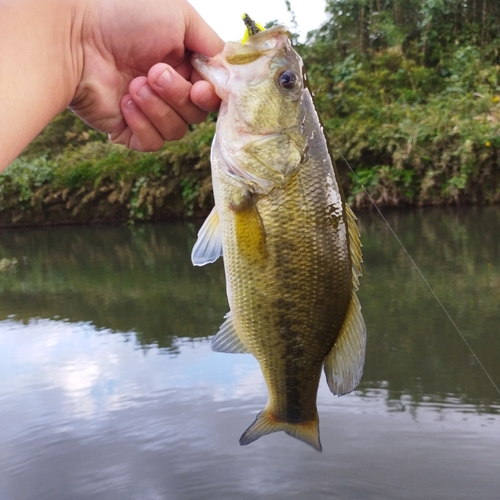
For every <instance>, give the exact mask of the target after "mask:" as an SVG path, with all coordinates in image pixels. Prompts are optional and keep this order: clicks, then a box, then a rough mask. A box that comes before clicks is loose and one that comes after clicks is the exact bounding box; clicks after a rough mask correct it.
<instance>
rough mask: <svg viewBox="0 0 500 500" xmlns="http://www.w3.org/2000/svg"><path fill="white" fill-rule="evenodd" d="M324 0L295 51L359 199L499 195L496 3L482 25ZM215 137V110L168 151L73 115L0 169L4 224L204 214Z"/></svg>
mask: <svg viewBox="0 0 500 500" xmlns="http://www.w3.org/2000/svg"><path fill="white" fill-rule="evenodd" d="M327 3H328V5H329V7H328V8H329V11H328V12H329V13H330V16H331V19H330V20H329V21H328V22H327V23H325V25H324V26H323V27H322V28H320V29H319V30H317V31H316V32H314V33H312V35H311V37H310V39H309V40H308V42H307V43H306V44H298V45H297V50H298V52H299V53H300V54H301V55H302V57H303V58H304V61H305V66H306V68H307V70H308V82H309V83H310V85H311V88H312V90H313V92H314V93H315V100H316V105H317V108H318V110H319V113H320V115H321V117H322V120H323V123H324V126H325V130H326V131H327V133H328V136H329V137H330V140H331V151H332V155H333V156H334V158H335V160H336V163H337V168H338V170H339V173H340V177H341V181H342V186H343V189H344V193H345V195H346V199H347V201H348V203H349V204H350V205H351V206H352V207H353V208H355V209H357V210H363V209H369V208H370V207H371V206H372V202H371V200H370V198H372V199H373V200H374V201H375V202H376V203H377V205H378V206H379V207H398V206H426V205H468V204H476V205H487V204H497V203H500V37H498V36H497V35H498V30H499V28H498V23H497V22H496V19H497V17H498V16H497V15H496V14H497V10H498V6H496V4H494V3H491V4H490V3H489V2H487V3H484V2H483V6H487V9H486V10H485V11H484V13H483V15H482V17H481V19H478V17H477V13H475V11H474V10H470V9H469V7H467V9H465V10H464V8H463V5H462V4H461V3H456V5H455V4H453V5H452V6H450V5H451V4H450V5H448V7H447V8H446V9H444V7H443V9H444V10H443V9H442V8H441V7H439V6H438V5H437V4H436V5H434V6H433V7H432V9H431V10H430V11H429V12H427V14H425V12H424V11H423V10H421V9H419V8H417V7H416V6H415V5H413V4H407V5H406V4H405V9H408V10H407V12H406V11H405V13H404V15H403V14H401V13H399V14H397V12H396V11H393V10H391V8H390V6H382V5H380V6H379V5H378V3H377V5H375V4H373V2H372V4H370V5H371V7H370V11H369V12H368V11H365V10H362V9H361V10H359V9H358V7H359V5H358V3H356V2H351V1H350V0H345V2H344V6H343V7H341V6H340V3H339V2H327ZM398 5H399V4H398ZM347 7H349V9H351V10H349V9H347ZM427 7H428V8H429V9H430V8H431V7H429V6H427ZM452 7H453V8H452ZM485 8H486V7H485ZM447 9H448V10H449V9H452V10H451V11H449V12H452V11H453V12H454V17H453V23H454V24H453V26H452V27H451V28H450V26H448V24H447V23H449V22H450V19H451V18H452V17H450V14H449V12H448V10H447ZM453 9H455V10H456V12H455V11H454V10H453ZM469 10H470V12H469ZM398 12H399V11H398ZM499 12H500V11H499ZM396 14H397V15H396ZM424 14H425V15H424ZM359 16H361V17H360V18H359V22H355V23H353V22H352V20H353V19H355V18H357V17H359ZM426 16H427V17H426ZM429 16H430V17H429ZM382 21H383V22H382ZM439 27H442V29H441V28H439ZM438 28H439V29H438ZM448 28H450V29H448ZM451 34H452V35H451ZM479 35H480V36H479ZM214 131H215V117H210V118H209V119H208V120H207V121H206V122H205V123H203V124H201V125H197V126H193V127H192V129H191V130H190V131H189V133H188V134H187V135H186V136H185V137H184V138H183V139H182V140H180V141H178V142H174V143H169V144H166V145H165V146H164V148H163V149H162V150H160V151H159V152H157V153H137V152H133V151H127V150H126V149H125V148H123V147H121V146H115V145H112V144H109V143H108V142H107V138H106V137H105V136H104V135H102V134H99V133H97V132H95V131H93V130H91V129H89V128H88V127H86V126H85V125H84V124H83V123H82V122H80V121H79V120H78V119H77V118H76V117H75V116H74V115H72V113H71V112H69V111H66V112H64V113H63V114H61V115H60V116H58V117H57V118H56V119H55V120H54V121H53V122H52V123H51V124H50V125H49V126H48V127H47V128H46V129H45V130H44V131H43V133H42V134H41V135H40V136H39V137H38V138H37V139H36V140H35V141H34V142H33V143H32V144H31V145H30V146H29V147H28V148H27V149H26V150H25V152H24V153H23V155H21V157H20V158H19V159H18V160H16V161H15V162H14V163H13V164H12V165H11V166H10V167H9V168H8V169H7V170H6V171H5V172H4V174H3V175H0V227H12V226H28V225H29V226H37V225H40V226H43V225H60V224H103V223H107V224H108V223H117V224H122V223H134V222H140V221H156V220H166V219H179V218H190V217H200V216H204V215H206V214H207V213H208V212H209V211H210V209H211V207H212V205H213V197H212V193H211V179H210V164H209V157H210V145H211V141H212V138H213V134H214Z"/></svg>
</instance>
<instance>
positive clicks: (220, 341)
mask: <svg viewBox="0 0 500 500" xmlns="http://www.w3.org/2000/svg"><path fill="white" fill-rule="evenodd" d="M224 318H226V321H224V323H222V325H221V327H220V328H219V331H218V332H217V334H216V335H215V337H214V338H213V339H212V343H211V347H212V351H216V352H228V353H236V354H244V353H247V352H250V351H249V350H248V349H247V348H246V347H245V344H243V342H242V341H241V339H240V337H239V336H238V333H237V332H236V328H235V327H234V322H233V314H232V313H231V311H229V312H228V313H227V314H226V315H225V316H224Z"/></svg>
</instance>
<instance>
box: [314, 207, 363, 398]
mask: <svg viewBox="0 0 500 500" xmlns="http://www.w3.org/2000/svg"><path fill="white" fill-rule="evenodd" d="M346 220H347V229H348V234H349V250H350V253H351V262H352V288H353V292H352V297H351V302H350V304H349V308H348V310H347V314H346V317H345V320H344V324H343V325H342V329H341V331H340V334H339V336H338V337H337V340H336V342H335V345H334V346H333V348H332V350H331V351H330V353H329V354H328V356H327V357H326V358H325V364H324V370H325V375H326V380H327V382H328V387H329V388H330V390H331V391H332V392H333V394H338V395H339V396H342V395H343V394H347V393H348V392H351V391H353V390H354V389H355V388H356V386H357V385H358V384H359V381H360V380H361V375H362V374H363V366H364V364H365V352H366V326H365V321H364V320H363V316H362V314H361V305H360V303H359V300H358V297H357V296H356V290H357V289H358V286H359V276H361V262H363V258H362V255H361V242H360V239H359V230H358V225H357V224H356V216H355V215H354V213H353V212H352V210H351V209H350V208H349V206H348V205H346Z"/></svg>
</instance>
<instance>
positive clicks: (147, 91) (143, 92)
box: [137, 83, 151, 99]
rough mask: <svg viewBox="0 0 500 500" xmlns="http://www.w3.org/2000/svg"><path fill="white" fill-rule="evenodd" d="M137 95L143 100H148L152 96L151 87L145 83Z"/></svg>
mask: <svg viewBox="0 0 500 500" xmlns="http://www.w3.org/2000/svg"><path fill="white" fill-rule="evenodd" d="M137 95H138V96H139V97H140V98H141V99H147V98H148V97H149V96H150V95H151V88H150V87H149V85H148V84H147V83H145V84H144V85H143V86H142V87H141V88H140V90H139V92H137Z"/></svg>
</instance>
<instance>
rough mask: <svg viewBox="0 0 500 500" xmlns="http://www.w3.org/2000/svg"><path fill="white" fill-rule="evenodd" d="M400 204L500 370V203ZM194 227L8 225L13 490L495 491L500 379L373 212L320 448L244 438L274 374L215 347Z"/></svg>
mask: <svg viewBox="0 0 500 500" xmlns="http://www.w3.org/2000/svg"><path fill="white" fill-rule="evenodd" d="M386 216H387V219H388V221H389V222H390V224H391V225H392V226H393V227H394V229H395V231H396V233H397V234H398V236H399V237H400V238H401V241H402V242H403V244H404V245H405V246H406V248H407V249H408V251H409V253H410V254H411V255H412V257H413V258H414V259H415V261H416V262H417V264H418V265H419V267H420V269H421V271H422V273H423V274H424V275H425V277H426V278H427V280H428V281H429V283H430V285H431V286H432V287H433V289H434V290H435V292H436V294H437V295H438V297H439V298H440V300H441V301H442V303H443V304H444V305H445V307H446V308H447V310H448V311H449V313H450V315H451V317H452V318H453V320H454V321H455V323H456V324H457V326H458V327H459V328H460V330H461V332H462V334H463V336H464V338H465V340H466V341H467V343H468V344H469V345H470V346H471V347H472V349H473V350H474V352H475V353H476V354H477V357H478V358H479V360H480V361H481V363H482V364H483V366H484V368H485V369H486V371H487V372H488V373H489V375H490V376H491V377H492V379H493V381H494V382H495V383H496V384H497V385H500V327H499V325H500V300H499V299H500V208H499V207H491V208H482V209H479V208H476V209H471V208H469V209H465V208H464V209H453V210H452V209H449V210H444V209H439V210H438V209H426V210H419V211H397V212H388V213H387V214H386ZM198 227H199V225H196V224H158V225H148V226H140V227H132V228H129V227H120V228H56V229H36V230H35V229H31V230H2V231H1V232H0V259H1V258H3V257H6V258H14V257H15V258H17V259H18V265H17V266H16V268H14V269H10V270H5V271H3V272H0V500H31V499H33V500H35V499H36V500H45V499H47V500H59V499H60V500H67V499H71V500H78V499H99V500H114V499H120V500H128V499H137V500H149V499H155V500H156V499H173V500H175V499H181V500H184V499H205V498H207V499H209V498H210V499H212V498H217V499H236V498H237V499H257V498H272V499H285V498H286V499H323V498H325V499H326V498H328V499H331V498H333V499H360V500H361V499H363V500H366V499H423V498H426V499H431V498H432V499H471V498H476V499H498V498H500V395H499V393H498V392H496V390H495V389H494V386H493V384H492V383H491V382H490V381H489V380H488V378H487V376H486V375H485V373H484V372H483V370H482V369H481V367H480V366H479V364H478V362H477V360H476V359H475V358H474V357H473V355H472V354H471V352H470V351H469V349H468V348H467V345H466V343H465V342H464V340H463V339H462V338H461V337H460V335H459V333H458V332H457V330H456V329H455V328H454V327H453V325H452V324H451V322H450V320H449V319H448V318H447V317H446V315H445V314H444V312H443V310H442V309H441V308H440V306H439V304H438V303H437V301H436V299H435V298H434V297H433V296H432V295H431V293H430V292H429V290H428V288H427V287H426V285H425V284H424V282H423V281H422V279H421V278H420V276H419V274H418V273H417V272H416V271H415V270H414V269H413V268H412V266H411V264H410V262H409V260H408V258H407V257H406V255H405V254H404V252H403V251H402V250H401V248H400V247H399V245H398V244H397V242H396V241H395V239H394V237H393V236H392V235H391V233H390V231H389V230H388V228H387V227H386V226H385V225H384V223H383V221H382V220H381V218H380V217H379V216H378V215H376V214H370V213H365V214H361V215H360V228H361V233H362V242H363V250H364V276H363V278H362V280H361V289H360V291H359V297H360V300H361V303H362V306H363V313H364V317H365V321H366V324H367V328H368V352H367V360H366V367H365V373H364V376H363V379H362V382H361V384H360V386H359V387H358V389H357V390H356V391H355V392H353V393H352V394H350V395H347V396H344V397H342V398H337V397H334V396H332V395H331V394H330V393H329V391H328V389H327V386H326V382H325V381H324V380H322V382H321V385H320V390H319V394H318V409H319V415H320V426H321V439H322V444H323V450H324V451H323V453H318V452H316V451H315V450H313V449H312V448H310V447H308V446H306V445H304V444H303V443H301V442H299V441H297V440H295V439H292V438H290V437H289V436H287V435H285V434H284V433H276V434H273V435H269V436H265V437H263V438H261V439H260V440H258V441H256V442H255V443H252V444H251V445H249V446H246V447H240V446H239V444H238V439H239V436H240V435H241V433H242V432H243V431H244V430H245V429H246V428H247V426H248V425H249V424H250V423H251V422H253V420H254V418H255V415H256V414H257V413H258V412H259V411H260V410H261V409H263V407H264V405H265V402H266V388H265V385H264V382H263V379H262V376H261V373H260V371H259V368H258V365H257V363H256V361H255V360H254V359H253V358H252V356H250V355H231V354H221V353H214V352H211V351H210V347H209V340H210V337H211V336H212V335H213V334H214V333H215V332H216V331H217V328H218V326H219V325H220V323H221V322H222V321H223V319H222V318H223V316H224V314H225V313H226V312H227V301H226V297H225V285H224V275H223V268H222V265H221V262H217V263H216V264H213V265H211V266H206V267H203V268H193V267H192V265H191V263H190V251H191V248H192V245H193V243H194V241H195V238H196V232H197V230H198Z"/></svg>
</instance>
